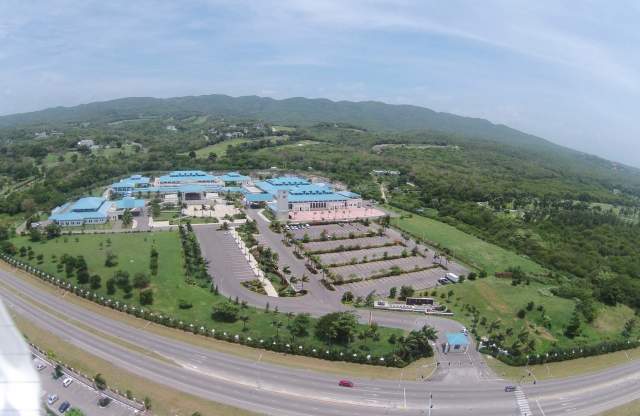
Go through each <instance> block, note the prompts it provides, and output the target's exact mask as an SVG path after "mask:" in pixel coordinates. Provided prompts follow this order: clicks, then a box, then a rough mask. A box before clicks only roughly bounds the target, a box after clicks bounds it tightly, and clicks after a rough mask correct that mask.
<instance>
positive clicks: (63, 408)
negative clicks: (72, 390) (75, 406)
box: [58, 401, 71, 413]
mask: <svg viewBox="0 0 640 416" xmlns="http://www.w3.org/2000/svg"><path fill="white" fill-rule="evenodd" d="M70 407H71V403H69V402H67V401H64V402H62V404H61V405H60V407H58V412H60V413H64V412H66V411H67V410H69V408H70Z"/></svg>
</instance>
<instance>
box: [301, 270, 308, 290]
mask: <svg viewBox="0 0 640 416" xmlns="http://www.w3.org/2000/svg"><path fill="white" fill-rule="evenodd" d="M300 282H302V288H301V290H304V284H305V283H307V282H309V276H307V274H306V273H304V274H303V275H302V278H300Z"/></svg>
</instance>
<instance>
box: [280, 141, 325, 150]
mask: <svg viewBox="0 0 640 416" xmlns="http://www.w3.org/2000/svg"><path fill="white" fill-rule="evenodd" d="M314 144H320V142H317V141H314V140H300V141H298V142H294V143H289V144H283V145H280V146H278V148H279V149H287V148H295V147H305V146H312V145H314Z"/></svg>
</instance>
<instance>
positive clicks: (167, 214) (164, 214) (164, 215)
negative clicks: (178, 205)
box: [153, 211, 181, 221]
mask: <svg viewBox="0 0 640 416" xmlns="http://www.w3.org/2000/svg"><path fill="white" fill-rule="evenodd" d="M180 215H181V214H180V211H160V215H159V216H157V217H153V220H154V221H170V220H173V219H175V218H178V217H179V216H180Z"/></svg>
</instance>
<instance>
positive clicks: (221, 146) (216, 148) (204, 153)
mask: <svg viewBox="0 0 640 416" xmlns="http://www.w3.org/2000/svg"><path fill="white" fill-rule="evenodd" d="M248 141H249V139H244V138H238V139H230V140H225V141H223V142H220V143H216V144H212V145H210V146H206V147H203V148H201V149H198V150H196V157H197V158H198V159H206V158H207V157H208V156H209V153H211V152H213V153H215V154H216V155H217V156H218V157H219V158H221V157H225V156H226V155H227V148H228V147H229V146H236V145H239V144H241V143H247V142H248Z"/></svg>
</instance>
